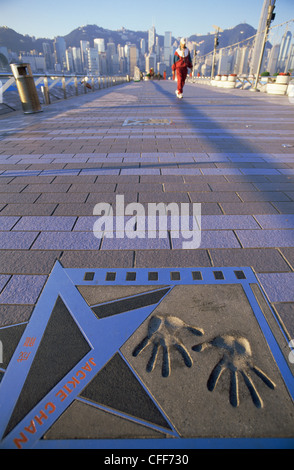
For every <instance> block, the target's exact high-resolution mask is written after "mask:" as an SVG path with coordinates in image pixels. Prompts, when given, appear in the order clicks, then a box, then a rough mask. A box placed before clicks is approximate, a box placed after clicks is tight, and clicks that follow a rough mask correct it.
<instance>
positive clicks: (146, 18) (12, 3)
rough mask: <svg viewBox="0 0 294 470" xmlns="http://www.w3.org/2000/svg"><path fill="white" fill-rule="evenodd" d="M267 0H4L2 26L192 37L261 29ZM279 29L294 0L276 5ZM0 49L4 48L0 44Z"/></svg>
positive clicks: (39, 31) (33, 31)
mask: <svg viewBox="0 0 294 470" xmlns="http://www.w3.org/2000/svg"><path fill="white" fill-rule="evenodd" d="M263 1H264V0H243V1H240V0H186V2H184V1H179V0H104V1H102V0H84V1H83V0H51V1H46V0H0V26H4V25H5V26H8V27H9V28H12V29H14V30H15V31H17V32H18V33H21V34H29V35H34V36H36V37H47V38H51V39H52V38H53V37H54V36H58V35H59V36H63V35H66V34H68V33H69V32H70V31H72V30H73V29H75V28H77V27H79V26H82V25H86V24H96V25H98V26H101V27H103V28H105V29H114V30H116V29H120V28H121V27H122V26H124V27H125V28H126V29H131V30H134V31H147V30H148V29H149V28H150V27H151V26H152V25H154V26H155V28H156V32H157V34H164V32H165V31H171V32H172V34H173V36H175V37H178V36H191V35H192V34H195V33H198V34H206V33H207V32H209V31H213V25H217V26H220V27H221V28H223V29H225V28H230V27H233V26H236V25H237V24H239V23H243V22H246V23H249V24H250V25H252V26H253V27H255V28H257V26H258V21H259V17H260V13H261V9H262V5H263ZM275 11H276V19H275V21H274V23H272V24H280V23H283V22H284V21H287V20H289V19H293V18H294V0H276V9H275ZM0 45H1V44H0Z"/></svg>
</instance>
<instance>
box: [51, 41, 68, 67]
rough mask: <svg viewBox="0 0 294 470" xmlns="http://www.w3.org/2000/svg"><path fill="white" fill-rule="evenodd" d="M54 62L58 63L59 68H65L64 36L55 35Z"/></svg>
mask: <svg viewBox="0 0 294 470" xmlns="http://www.w3.org/2000/svg"><path fill="white" fill-rule="evenodd" d="M53 46H54V55H55V64H56V65H58V64H59V65H60V68H61V70H65V69H66V52H65V51H66V42H65V40H64V38H62V37H60V36H57V37H55V38H54V41H53Z"/></svg>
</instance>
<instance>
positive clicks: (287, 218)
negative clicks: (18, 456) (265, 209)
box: [255, 214, 294, 229]
mask: <svg viewBox="0 0 294 470" xmlns="http://www.w3.org/2000/svg"><path fill="white" fill-rule="evenodd" d="M255 219H256V220H257V222H258V223H259V224H260V225H261V227H262V228H264V229H279V228H283V229H288V228H293V229H294V214H277V215H255Z"/></svg>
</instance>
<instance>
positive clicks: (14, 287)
mask: <svg viewBox="0 0 294 470" xmlns="http://www.w3.org/2000/svg"><path fill="white" fill-rule="evenodd" d="M46 279H47V276H41V275H40V276H33V275H27V276H26V275H18V274H16V275H13V276H12V277H11V279H10V281H9V282H8V284H7V285H6V287H5V288H4V289H3V291H2V292H1V294H0V304H24V305H26V304H35V302H36V301H37V298H38V296H39V294H40V292H41V290H42V288H43V286H44V284H45V282H46Z"/></svg>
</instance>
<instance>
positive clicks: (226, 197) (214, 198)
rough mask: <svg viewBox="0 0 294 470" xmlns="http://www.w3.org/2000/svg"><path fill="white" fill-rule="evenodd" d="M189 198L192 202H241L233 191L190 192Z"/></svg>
mask: <svg viewBox="0 0 294 470" xmlns="http://www.w3.org/2000/svg"><path fill="white" fill-rule="evenodd" d="M189 197H190V199H191V202H220V203H221V202H241V200H240V198H239V197H238V195H237V194H236V193H233V192H231V191H210V192H194V191H189Z"/></svg>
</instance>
